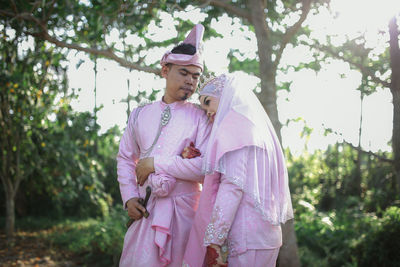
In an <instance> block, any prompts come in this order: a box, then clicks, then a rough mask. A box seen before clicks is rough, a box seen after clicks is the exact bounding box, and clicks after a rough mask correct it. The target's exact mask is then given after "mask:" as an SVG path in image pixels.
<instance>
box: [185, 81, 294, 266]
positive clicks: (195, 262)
mask: <svg viewBox="0 0 400 267" xmlns="http://www.w3.org/2000/svg"><path fill="white" fill-rule="evenodd" d="M219 78H220V79H221V80H223V82H222V83H219V85H218V86H221V87H220V88H218V86H214V87H215V88H212V90H208V89H209V88H207V85H206V86H205V87H204V89H205V90H204V89H203V90H202V91H200V94H202V93H204V92H206V95H212V94H214V93H215V91H218V90H219V91H220V92H221V95H220V99H219V106H218V110H217V114H216V116H215V120H214V124H213V128H212V131H211V134H210V139H209V143H208V145H207V149H206V152H205V155H204V161H203V167H202V168H203V171H204V172H206V177H205V180H204V186H203V191H202V195H201V197H200V202H199V208H198V210H197V213H196V217H195V221H194V224H193V227H192V230H191V233H190V237H189V241H188V245H187V248H186V252H185V255H184V261H185V263H186V264H187V265H189V266H199V267H200V266H202V263H203V260H204V256H205V248H206V246H207V245H209V244H217V245H220V246H222V247H225V248H227V249H228V250H229V256H232V257H233V256H236V255H239V254H242V253H245V252H246V251H248V250H251V249H261V250H262V249H274V248H279V247H280V246H281V244H282V235H281V228H280V223H284V222H286V221H287V220H289V219H291V218H293V210H292V205H291V199H290V192H289V185H288V177H287V170H286V166H285V160H284V156H283V152H282V149H281V147H280V144H279V140H278V138H277V136H276V134H275V131H274V129H273V127H272V124H271V122H270V120H269V118H268V116H267V114H266V113H265V111H264V109H263V108H262V106H261V104H260V103H259V101H258V99H257V98H256V96H255V95H254V93H253V92H252V91H251V90H250V88H248V87H247V86H246V85H245V84H243V85H242V84H240V83H238V81H237V80H236V79H235V78H233V77H231V76H227V75H222V76H220V77H219ZM217 79H218V78H217ZM215 84H217V83H215V82H214V83H213V85H215ZM227 203H229V205H227Z"/></svg>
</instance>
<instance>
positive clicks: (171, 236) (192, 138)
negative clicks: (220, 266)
mask: <svg viewBox="0 0 400 267" xmlns="http://www.w3.org/2000/svg"><path fill="white" fill-rule="evenodd" d="M167 106H168V107H169V108H170V114H171V118H170V120H169V122H168V124H167V125H165V126H164V127H163V128H162V129H161V130H160V131H159V122H160V116H161V113H162V112H163V111H164V110H165V109H166V108H167ZM209 130H210V127H209V126H208V125H207V118H206V116H205V114H204V111H202V110H201V109H200V108H199V107H197V106H195V105H194V104H192V103H189V102H185V101H179V102H174V103H172V104H169V105H167V104H165V103H164V102H162V101H158V102H154V103H152V104H148V105H146V106H143V107H139V108H137V109H135V110H134V111H133V112H132V113H131V115H130V117H129V121H128V125H127V128H126V130H125V132H124V134H123V137H122V139H121V143H120V149H119V153H118V157H117V160H118V181H119V184H120V191H121V196H122V200H123V204H124V207H125V204H126V202H127V201H128V200H129V199H131V198H133V197H142V198H144V196H145V188H146V186H148V185H149V186H151V187H152V195H151V197H150V199H149V202H148V204H147V210H148V211H149V213H150V216H149V217H148V218H142V219H140V220H138V221H135V222H134V223H133V224H132V225H131V226H130V227H129V229H128V231H127V233H126V235H125V240H124V247H123V252H122V255H121V260H120V266H167V265H168V266H181V265H182V258H183V253H184V249H185V246H186V243H187V240H188V235H189V231H190V227H191V225H192V220H193V218H194V214H195V210H196V208H197V204H198V200H199V196H200V185H199V183H200V182H202V181H203V178H204V174H202V172H201V164H202V159H201V158H200V157H197V158H193V159H183V158H182V157H181V156H179V154H180V153H181V152H182V151H183V149H184V148H185V147H186V146H189V144H190V142H194V143H195V146H196V147H197V148H198V149H200V151H202V150H204V149H205V145H206V142H207V139H208V135H209ZM158 132H159V133H160V135H159V138H158V140H157V142H156V143H155V144H154V147H153V149H152V150H151V152H150V153H149V149H148V148H149V147H151V146H152V144H153V141H154V140H155V139H156V136H157V135H158ZM146 153H147V154H146ZM142 157H154V165H155V173H154V174H151V175H150V176H149V178H148V180H147V181H146V183H145V184H144V185H143V186H138V185H137V183H136V175H135V166H136V163H137V161H138V160H139V159H140V158H142Z"/></svg>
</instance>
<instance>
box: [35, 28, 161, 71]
mask: <svg viewBox="0 0 400 267" xmlns="http://www.w3.org/2000/svg"><path fill="white" fill-rule="evenodd" d="M29 34H30V35H32V36H35V37H39V38H42V39H43V40H46V41H48V42H50V43H53V44H55V45H56V46H58V47H65V48H69V49H75V50H78V51H82V52H86V53H89V54H92V55H96V56H102V57H105V58H109V59H112V60H114V61H116V62H118V63H119V64H120V65H121V66H123V67H127V68H130V69H135V70H139V71H144V72H148V73H154V74H156V75H159V76H161V70H160V69H156V68H151V67H146V66H140V65H139V64H136V63H133V62H130V61H128V60H126V59H124V58H122V57H119V56H117V55H116V54H114V52H113V51H112V49H111V48H110V49H107V50H100V49H96V48H88V47H82V46H79V45H77V44H68V43H66V42H63V41H59V40H57V39H56V38H54V37H52V36H50V35H49V34H48V33H47V32H41V33H29Z"/></svg>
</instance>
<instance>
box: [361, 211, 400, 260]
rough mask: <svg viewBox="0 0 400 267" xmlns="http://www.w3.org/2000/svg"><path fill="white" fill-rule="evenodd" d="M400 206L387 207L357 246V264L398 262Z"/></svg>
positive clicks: (399, 256)
mask: <svg viewBox="0 0 400 267" xmlns="http://www.w3.org/2000/svg"><path fill="white" fill-rule="evenodd" d="M399 236H400V208H399V207H389V208H388V209H387V210H386V211H385V212H384V214H383V217H382V219H380V221H379V224H377V225H375V227H373V228H372V229H371V230H370V232H369V233H368V235H364V236H363V238H362V240H361V242H360V243H359V245H358V246H357V256H358V258H359V266H383V267H395V266H399V262H400V255H399V249H400V240H399V238H398V237H399Z"/></svg>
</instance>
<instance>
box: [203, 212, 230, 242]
mask: <svg viewBox="0 0 400 267" xmlns="http://www.w3.org/2000/svg"><path fill="white" fill-rule="evenodd" d="M229 230H230V227H229V224H228V223H227V222H226V221H225V220H224V216H223V213H222V209H221V208H220V207H218V206H216V207H215V208H214V210H213V213H212V216H211V221H210V223H209V224H208V225H207V228H206V232H205V236H204V245H205V246H208V245H210V244H221V243H223V242H225V240H226V238H227V237H228V233H229Z"/></svg>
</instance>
